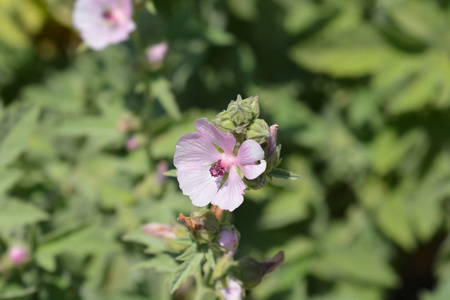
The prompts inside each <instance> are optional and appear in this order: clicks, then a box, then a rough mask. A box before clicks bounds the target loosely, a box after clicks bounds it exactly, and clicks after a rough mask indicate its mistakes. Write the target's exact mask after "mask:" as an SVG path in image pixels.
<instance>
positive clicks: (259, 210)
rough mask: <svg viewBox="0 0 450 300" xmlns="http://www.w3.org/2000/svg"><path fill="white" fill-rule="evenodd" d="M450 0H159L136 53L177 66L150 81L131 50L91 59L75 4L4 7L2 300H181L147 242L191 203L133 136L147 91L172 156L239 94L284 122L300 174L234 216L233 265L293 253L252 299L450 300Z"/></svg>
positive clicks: (283, 139)
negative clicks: (159, 51) (131, 122)
mask: <svg viewBox="0 0 450 300" xmlns="http://www.w3.org/2000/svg"><path fill="white" fill-rule="evenodd" d="M143 1H144V0H142V1H136V2H139V3H141V2H143ZM144 2H145V1H144ZM449 2H450V1H448V0H440V1H439V0H427V1H425V0H395V1H394V0H364V1H361V0H348V1H342V0H251V1H250V0H247V1H239V0H227V1H219V0H197V1H194V0H173V1H163V0H155V1H154V2H150V1H147V2H146V4H147V5H144V6H143V8H142V9H141V10H140V11H139V13H138V14H137V18H138V27H139V31H140V39H141V41H140V42H141V44H142V46H144V47H147V46H150V45H151V44H154V43H157V42H159V41H161V40H166V41H167V42H168V43H169V45H170V53H169V56H168V59H167V60H166V61H165V63H164V66H163V67H162V68H160V69H158V70H153V71H151V72H146V75H145V76H146V77H145V80H141V79H139V78H142V76H140V74H138V71H137V70H138V68H137V66H138V65H140V64H142V63H143V62H142V61H140V60H139V59H141V58H139V57H136V53H135V52H134V50H133V46H132V44H131V42H129V43H124V44H120V45H116V46H111V47H109V48H108V49H106V50H104V51H101V52H97V53H96V52H92V51H85V52H82V51H81V50H80V49H81V48H79V47H78V44H79V40H78V37H77V33H76V32H75V31H74V30H73V28H72V27H71V21H70V20H71V10H72V5H73V2H72V1H63V0H47V1H45V0H2V1H0V20H1V26H0V100H1V101H2V102H1V103H2V105H0V253H4V255H3V256H2V257H1V259H0V299H67V300H72V299H73V300H75V299H86V300H90V299H92V300H101V299H108V300H120V299H127V300H139V299H158V300H163V299H171V296H170V295H169V289H168V285H167V276H166V275H164V274H168V273H170V272H171V271H172V270H173V269H174V266H171V265H170V263H169V261H171V260H168V259H167V257H164V255H159V254H158V255H157V256H156V257H155V258H156V259H158V260H161V261H165V262H166V263H167V265H166V267H165V268H161V265H160V264H157V263H151V262H152V261H154V259H155V258H154V259H153V260H149V261H148V262H146V263H143V264H141V265H139V266H138V267H136V268H134V267H135V266H137V265H138V263H141V262H143V261H145V260H146V259H147V260H148V259H150V258H152V257H153V256H154V253H156V252H159V251H160V250H161V249H162V247H163V245H161V242H160V241H158V240H154V239H152V238H150V237H146V236H143V235H142V234H140V228H141V226H142V225H143V224H144V223H145V222H150V221H151V222H164V223H169V224H170V223H172V224H173V223H174V222H175V218H176V216H177V215H178V213H180V212H183V213H188V212H189V211H190V209H192V208H193V207H192V205H191V202H190V200H189V199H188V198H187V197H185V196H183V195H182V194H181V192H180V191H179V189H178V186H177V183H176V181H174V180H169V181H167V182H166V183H158V181H157V180H156V176H157V174H156V172H155V170H154V169H149V167H148V160H147V157H146V153H145V150H144V148H145V147H141V148H138V149H136V150H134V151H127V150H126V149H125V146H124V145H125V143H126V141H127V139H128V138H129V135H128V134H127V133H123V132H120V131H119V130H117V124H118V122H119V121H120V120H121V119H122V118H124V116H126V115H127V113H132V114H134V115H135V116H136V117H137V118H140V119H145V118H146V116H145V115H144V113H143V107H144V105H145V104H144V102H145V100H144V96H143V93H144V90H145V89H146V88H147V87H150V88H151V90H152V92H153V96H154V97H155V99H156V100H157V101H156V102H155V105H154V112H155V116H154V117H153V119H152V120H151V123H152V134H153V136H155V138H153V139H152V140H147V141H145V142H147V143H151V145H152V152H153V153H152V156H153V157H154V158H156V159H157V160H158V161H159V160H166V161H168V162H169V163H170V164H171V163H172V157H173V153H174V150H175V144H176V142H177V140H178V138H179V137H180V136H181V135H182V134H184V133H186V132H189V131H192V130H193V129H194V128H193V125H194V120H195V119H197V118H199V117H208V118H209V119H212V118H213V117H214V115H215V114H216V113H218V112H220V111H221V110H223V109H225V108H226V106H227V104H228V102H229V100H231V99H235V98H236V95H237V94H242V95H243V96H251V95H258V96H259V99H260V104H261V113H262V116H263V117H264V118H265V119H266V120H267V121H268V123H269V124H274V123H277V124H279V126H280V127H279V140H280V143H281V144H282V145H283V148H282V156H283V158H284V160H283V162H282V164H281V167H283V168H285V169H289V170H291V171H293V172H296V173H298V174H301V176H302V177H301V178H300V179H299V180H298V181H292V182H291V181H289V182H285V181H281V180H277V179H275V180H274V181H273V182H272V184H271V185H270V186H269V187H266V188H264V189H262V190H258V191H249V192H247V194H246V201H245V202H244V204H243V205H242V206H241V207H239V209H237V210H236V212H235V213H234V214H233V215H234V221H235V223H236V227H237V228H238V230H240V232H241V242H240V248H239V251H238V252H237V254H236V256H237V257H242V256H245V255H248V254H252V255H255V256H257V257H260V258H264V257H270V256H271V255H273V254H275V253H276V252H277V251H278V250H280V249H282V250H284V251H285V254H286V260H285V262H284V263H283V264H282V265H281V266H280V268H279V269H277V270H276V271H275V272H274V274H271V275H269V276H268V277H267V278H266V279H265V282H264V284H263V285H260V286H258V287H257V288H256V289H254V290H252V293H251V295H250V296H249V299H296V300H297V299H311V300H313V299H314V300H319V299H320V300H340V299H342V300H381V299H420V300H447V299H450V289H449V287H448V280H449V279H450V263H449V262H450V244H449V242H448V239H447V236H448V233H449V230H450V228H449V225H450V218H449V216H450V202H449V200H450V184H449V183H450V151H449V150H450V149H449V146H450V140H449V139H448V136H449V132H450V123H449V120H450V118H449V117H450V109H449V106H450V31H449V30H448V28H450V7H449V6H450V4H449ZM145 7H147V8H149V9H148V10H146V8H145ZM155 12H156V13H155ZM144 64H145V62H144ZM149 69H151V68H150V66H149ZM144 140H145V137H144ZM132 241H140V242H141V243H142V244H143V245H145V247H143V246H141V245H137V244H135V243H133V242H132ZM17 243H21V244H25V245H27V247H28V248H29V249H30V251H31V252H32V257H31V259H30V262H29V263H28V264H27V265H25V266H23V267H20V268H14V267H12V265H11V263H10V262H9V261H8V259H7V250H8V248H9V247H11V246H12V245H14V244H17ZM145 249H146V250H145ZM144 250H145V253H144ZM152 253H153V254H152ZM188 284H189V283H188ZM189 297H190V296H189V294H187V293H186V291H185V289H184V290H183V288H182V289H181V290H179V292H178V293H177V294H176V295H175V299H190V298H189Z"/></svg>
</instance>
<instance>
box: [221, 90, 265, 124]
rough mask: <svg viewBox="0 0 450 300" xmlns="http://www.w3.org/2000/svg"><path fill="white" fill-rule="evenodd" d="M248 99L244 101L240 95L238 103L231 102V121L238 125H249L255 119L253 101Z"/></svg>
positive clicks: (228, 110)
mask: <svg viewBox="0 0 450 300" xmlns="http://www.w3.org/2000/svg"><path fill="white" fill-rule="evenodd" d="M249 99H250V98H247V99H245V100H242V97H241V95H238V97H237V99H236V101H231V103H230V104H228V108H227V112H228V113H229V116H230V119H231V121H233V122H234V124H236V125H248V124H250V122H251V121H252V119H253V118H254V116H253V107H252V103H253V102H252V101H251V100H249ZM258 109H259V108H258Z"/></svg>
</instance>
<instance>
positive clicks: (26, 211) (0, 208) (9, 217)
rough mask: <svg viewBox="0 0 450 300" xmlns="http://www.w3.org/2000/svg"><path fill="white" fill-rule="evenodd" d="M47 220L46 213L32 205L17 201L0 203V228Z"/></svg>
mask: <svg viewBox="0 0 450 300" xmlns="http://www.w3.org/2000/svg"><path fill="white" fill-rule="evenodd" d="M47 218H48V215H47V213H45V212H44V211H42V210H41V209H39V208H37V207H35V206H34V205H32V204H26V203H23V202H21V201H18V200H6V201H4V202H2V203H0V228H9V227H14V226H23V225H28V224H33V223H37V222H40V221H44V220H46V219H47Z"/></svg>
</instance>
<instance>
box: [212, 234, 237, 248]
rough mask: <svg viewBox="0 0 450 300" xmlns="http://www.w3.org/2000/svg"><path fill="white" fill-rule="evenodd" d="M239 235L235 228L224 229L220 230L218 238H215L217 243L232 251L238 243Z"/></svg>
mask: <svg viewBox="0 0 450 300" xmlns="http://www.w3.org/2000/svg"><path fill="white" fill-rule="evenodd" d="M238 240H239V237H238V234H237V232H236V230H233V229H224V230H221V231H220V233H219V239H218V240H217V243H218V244H219V245H220V246H221V247H223V248H225V249H227V250H229V251H234V249H235V248H236V245H237V243H238Z"/></svg>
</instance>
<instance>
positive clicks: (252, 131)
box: [212, 95, 281, 189]
mask: <svg viewBox="0 0 450 300" xmlns="http://www.w3.org/2000/svg"><path fill="white" fill-rule="evenodd" d="M259 112H260V108H259V99H258V96H252V97H249V98H246V99H242V97H241V96H240V95H238V96H237V99H236V101H231V102H230V104H229V105H228V107H227V109H226V110H224V111H222V112H221V113H219V114H218V115H217V116H216V117H215V118H214V120H213V121H212V123H213V124H214V125H215V126H216V127H217V128H219V129H220V130H222V131H225V132H231V133H233V135H234V136H235V137H236V139H237V140H238V141H239V142H240V143H243V142H244V141H245V140H248V139H252V140H255V141H256V142H258V143H259V144H260V145H261V147H262V148H263V149H264V152H265V157H264V160H265V161H266V162H267V168H266V171H265V172H264V173H263V174H261V175H260V176H259V177H257V178H255V179H253V180H248V179H244V182H245V184H246V186H247V188H249V189H260V188H262V187H264V185H265V184H266V183H267V176H266V175H267V174H268V173H270V171H272V170H273V169H274V168H276V167H277V166H278V165H279V164H280V163H281V158H280V151H281V145H277V130H278V125H276V124H275V125H272V126H270V127H269V125H268V124H267V123H266V121H264V120H263V119H259Z"/></svg>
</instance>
